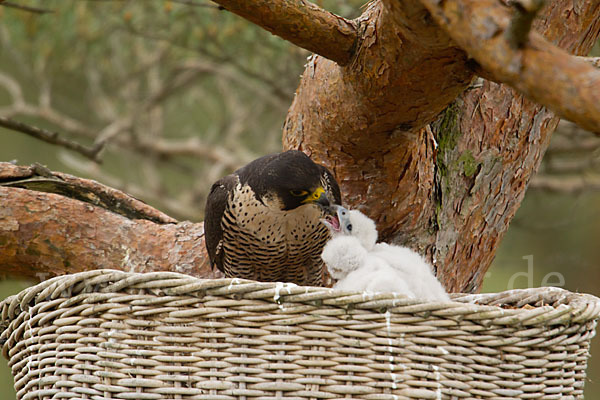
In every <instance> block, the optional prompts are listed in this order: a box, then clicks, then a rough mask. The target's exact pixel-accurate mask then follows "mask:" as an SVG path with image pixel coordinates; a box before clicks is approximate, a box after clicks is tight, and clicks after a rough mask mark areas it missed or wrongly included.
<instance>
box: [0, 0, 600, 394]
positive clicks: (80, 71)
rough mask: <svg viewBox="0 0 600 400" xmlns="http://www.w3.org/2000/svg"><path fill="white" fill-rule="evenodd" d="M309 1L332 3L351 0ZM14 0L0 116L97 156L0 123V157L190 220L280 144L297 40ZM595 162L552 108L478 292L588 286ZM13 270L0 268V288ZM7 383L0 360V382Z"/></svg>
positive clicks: (204, 12) (213, 16)
mask: <svg viewBox="0 0 600 400" xmlns="http://www.w3.org/2000/svg"><path fill="white" fill-rule="evenodd" d="M317 3H318V4H319V5H320V6H322V7H325V8H327V9H329V10H331V11H333V12H335V13H337V14H339V15H342V16H345V17H348V18H354V17H356V16H358V15H359V14H360V10H361V6H362V1H361V0H345V1H342V0H323V1H317ZM11 4H15V3H11ZM23 6H27V7H34V8H36V9H37V10H33V11H32V10H29V11H26V10H23V9H19V8H14V7H7V6H3V7H0V20H1V22H2V23H1V24H0V116H4V117H10V118H13V119H16V120H19V121H23V122H26V123H29V124H32V125H35V126H39V127H41V128H45V129H48V130H51V131H56V132H59V133H60V135H61V136H62V137H64V138H65V139H68V140H71V141H73V142H77V143H81V144H83V145H85V146H88V147H90V148H93V147H96V148H102V151H101V153H100V154H99V158H100V159H101V161H102V162H101V164H98V163H96V162H94V161H92V160H90V159H88V158H86V157H84V156H82V155H80V154H77V153H75V152H72V151H69V150H66V149H63V148H60V147H56V146H53V145H50V144H47V143H43V142H41V141H39V140H37V139H34V138H32V137H29V136H26V135H24V134H21V133H17V132H13V131H9V130H6V129H2V128H0V161H13V160H14V161H15V162H17V163H18V164H23V165H26V164H31V163H33V162H39V163H41V164H45V165H47V166H48V167H49V168H50V169H51V170H57V171H62V172H68V173H72V174H75V175H78V176H82V177H88V178H91V179H96V180H98V181H100V182H102V183H104V184H107V185H109V186H113V187H115V188H118V189H121V190H124V191H126V192H128V193H131V194H132V195H134V196H136V197H138V198H140V199H142V200H144V201H146V202H148V203H150V204H152V205H153V206H155V207H157V208H158V209H160V210H162V211H164V212H166V213H168V214H170V215H172V216H174V217H176V218H178V219H190V220H194V221H200V220H202V217H203V206H204V201H205V196H206V193H207V190H208V189H209V188H210V184H211V183H212V182H213V181H214V180H216V179H217V178H218V177H220V176H222V175H225V174H226V173H229V172H230V171H231V170H233V169H235V168H236V167H238V166H240V165H243V164H245V163H246V162H248V161H249V160H252V159H254V158H255V157H257V156H259V155H263V154H267V153H272V152H275V151H278V150H280V148H281V127H282V124H283V120H284V118H285V114H286V112H287V109H288V107H289V105H290V104H291V101H292V99H293V96H294V91H295V89H296V87H297V85H298V82H299V76H300V75H301V74H302V71H303V65H304V63H305V62H306V57H307V56H308V55H309V54H308V52H306V51H305V50H302V49H299V48H297V47H295V46H293V45H290V44H288V43H286V42H284V41H283V40H280V39H278V38H276V37H274V36H272V35H271V34H270V33H268V32H265V31H263V30H262V29H259V28H257V27H255V26H254V25H252V24H250V23H248V22H246V21H244V20H242V19H241V18H238V17H236V16H234V15H231V14H229V13H228V12H226V11H223V10H221V9H219V7H218V6H216V5H214V4H212V3H209V2H203V1H200V0H177V1H159V0H157V1H142V2H140V1H136V2H134V1H127V0H87V1H84V0H79V1H70V0H60V1H59V0H44V1H41V0H35V1H34V0H30V1H23V2H19V3H18V7H23ZM46 10H48V11H51V12H48V13H46V12H44V11H46ZM592 53H593V55H596V56H600V46H596V48H595V49H594V50H593V52H592ZM599 177H600V139H598V138H597V137H594V136H593V135H591V134H590V133H588V132H585V131H581V130H580V129H578V128H577V127H575V126H573V125H572V124H569V123H561V125H560V128H559V130H558V131H557V132H556V133H555V134H554V137H553V139H552V144H551V147H550V149H549V151H548V153H547V155H546V157H545V158H544V162H543V165H542V167H541V169H540V172H539V174H538V175H537V176H536V178H535V179H533V181H532V182H531V185H530V188H529V191H528V193H527V195H526V197H525V201H524V202H523V206H522V207H521V209H520V210H519V212H518V213H517V216H516V217H515V219H514V220H513V222H512V224H511V227H510V229H509V231H508V233H507V235H506V237H505V238H504V240H503V242H502V245H501V247H500V249H499V251H498V253H497V255H496V259H495V261H494V264H493V265H492V267H491V268H490V270H489V272H488V274H487V276H486V280H485V283H484V288H483V291H486V292H487V291H502V290H506V289H507V288H509V286H510V285H512V287H515V288H523V287H529V286H541V285H542V283H544V284H550V285H558V286H562V287H565V288H566V289H569V290H571V291H580V292H588V293H593V294H596V295H600V286H599V285H598V282H599V281H600V269H599V268H598V264H599V261H600V246H598V245H597V242H598V238H600V224H599V222H600V218H599V217H600V190H599V189H600V179H599ZM0 206H1V205H0ZM0 251H2V249H0ZM0 272H1V271H0ZM551 273H553V274H551ZM515 274H517V275H515ZM548 274H551V275H548ZM29 284H30V282H20V281H15V280H3V281H0V298H4V297H6V296H7V295H9V294H13V293H17V292H19V291H20V290H22V289H23V288H25V287H26V286H27V285H29ZM596 341H598V340H596ZM597 347H600V343H595V344H594V345H593V348H592V350H593V352H594V353H596V354H597V353H598V351H600V350H599V349H597ZM588 375H589V379H590V380H589V381H588V383H587V384H586V396H587V397H588V398H598V396H600V384H599V383H595V381H598V380H600V362H598V359H596V358H592V362H591V366H590V368H589V369H588ZM14 396H15V395H14V390H13V389H12V377H11V376H10V371H9V370H8V368H7V366H6V363H5V362H1V363H0V397H1V398H3V399H11V398H14Z"/></svg>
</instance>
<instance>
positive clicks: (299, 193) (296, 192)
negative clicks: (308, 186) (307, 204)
mask: <svg viewBox="0 0 600 400" xmlns="http://www.w3.org/2000/svg"><path fill="white" fill-rule="evenodd" d="M290 193H291V194H292V196H296V197H300V196H306V195H307V194H308V192H307V191H306V190H290Z"/></svg>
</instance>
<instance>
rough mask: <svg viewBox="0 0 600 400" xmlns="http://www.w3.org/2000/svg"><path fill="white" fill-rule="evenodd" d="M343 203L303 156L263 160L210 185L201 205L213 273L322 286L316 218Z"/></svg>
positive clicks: (325, 173)
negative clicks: (208, 192) (331, 207)
mask: <svg viewBox="0 0 600 400" xmlns="http://www.w3.org/2000/svg"><path fill="white" fill-rule="evenodd" d="M332 204H341V196H340V188H339V186H338V184H337V182H336V181H335V178H334V177H333V175H332V174H331V172H329V170H328V169H327V168H325V167H323V166H321V165H318V164H315V163H314V162H313V161H312V160H311V159H310V158H308V156H307V155H306V154H304V153H302V152H301V151H296V150H290V151H286V152H283V153H278V154H272V155H268V156H264V157H261V158H259V159H256V160H254V161H252V162H250V163H249V164H248V165H246V166H244V167H242V168H240V169H238V170H237V171H235V172H234V173H233V174H231V175H227V176H226V177H224V178H221V179H220V180H218V181H217V182H215V183H214V184H213V186H212V188H211V190H210V194H209V195H208V199H207V201H206V211H205V212H206V214H205V219H204V229H205V234H206V236H205V239H206V248H207V250H208V255H209V258H210V263H211V266H212V267H213V268H214V266H216V267H217V268H218V269H219V270H221V271H222V272H224V273H225V275H226V276H228V277H237V278H244V279H253V280H257V281H269V282H293V283H296V284H299V285H311V286H321V285H323V274H324V268H323V260H322V259H321V251H322V250H323V247H324V246H325V243H326V242H327V240H329V238H330V235H331V234H330V232H329V230H328V228H327V227H326V226H325V225H324V224H322V223H320V219H321V218H324V217H325V216H326V215H327V214H328V209H329V206H330V205H332Z"/></svg>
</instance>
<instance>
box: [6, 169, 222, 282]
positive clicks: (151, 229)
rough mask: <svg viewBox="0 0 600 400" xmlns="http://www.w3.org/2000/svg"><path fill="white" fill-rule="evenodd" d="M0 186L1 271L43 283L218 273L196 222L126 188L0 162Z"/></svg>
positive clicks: (202, 231) (202, 233)
mask: <svg viewBox="0 0 600 400" xmlns="http://www.w3.org/2000/svg"><path fill="white" fill-rule="evenodd" d="M0 185H1V186H0V204H1V205H2V206H1V207H0V248H1V249H2V251H1V256H0V270H1V271H3V273H5V274H10V275H13V276H20V277H25V278H32V279H38V280H43V279H45V278H48V277H50V276H54V275H61V274H65V273H73V272H79V271H85V270H91V269H98V268H113V269H122V270H125V271H137V272H150V271H178V272H182V273H186V274H190V275H194V276H199V277H207V278H214V277H221V276H222V275H221V274H220V272H219V271H217V270H215V271H211V269H210V266H209V265H208V258H207V256H206V249H205V246H204V228H203V224H201V223H200V224H193V223H191V222H182V223H177V222H176V221H175V220H173V219H172V218H170V217H168V216H166V215H164V214H162V213H160V212H159V211H157V210H155V209H153V208H152V207H150V206H148V205H146V204H144V203H142V202H140V201H139V200H136V199H134V198H132V197H130V196H128V195H126V194H125V193H122V192H119V191H117V190H114V189H111V188H108V187H106V186H103V185H101V184H99V183H97V182H94V181H89V180H86V179H79V178H76V177H72V176H69V175H66V174H59V173H50V172H49V171H43V173H42V174H41V175H40V173H39V171H38V172H36V168H35V167H33V168H32V167H16V166H13V165H11V164H7V163H0ZM23 187H28V188H29V189H23ZM49 191H54V192H58V193H60V194H56V193H48V192H49ZM68 196H69V197H68ZM75 198H77V199H75Z"/></svg>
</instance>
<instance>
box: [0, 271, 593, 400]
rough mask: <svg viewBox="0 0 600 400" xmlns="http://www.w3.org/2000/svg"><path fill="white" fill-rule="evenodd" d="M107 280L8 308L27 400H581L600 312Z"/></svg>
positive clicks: (171, 279)
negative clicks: (576, 399) (592, 340)
mask: <svg viewBox="0 0 600 400" xmlns="http://www.w3.org/2000/svg"><path fill="white" fill-rule="evenodd" d="M454 300H455V302H453V303H445V304H442V303H427V302H425V303H424V302H418V301H415V300H409V299H406V298H401V297H397V298H396V297H394V296H393V295H392V294H377V295H367V294H362V293H361V294H357V293H349V292H341V291H336V290H331V289H324V288H314V287H299V286H294V285H285V284H275V283H257V282H252V281H241V280H236V279H233V280H232V279H220V280H202V279H196V278H192V277H189V276H185V275H181V274H176V273H151V274H137V273H124V272H118V271H112V270H99V271H91V272H85V273H79V274H75V275H67V276H61V277H57V278H54V279H51V280H48V281H46V282H43V283H41V284H39V285H37V286H35V287H31V288H29V289H27V290H24V291H22V292H21V293H20V294H18V295H16V296H13V297H10V298H8V299H6V300H5V301H4V302H2V303H0V311H1V320H0V321H1V322H0V323H1V324H2V328H3V333H2V335H1V336H0V339H1V340H2V341H3V342H4V345H3V354H4V356H5V357H6V358H8V359H9V366H10V367H11V368H12V372H13V375H14V378H15V388H16V390H17V395H18V398H19V399H66V398H85V399H210V400H221V399H223V400H226V399H227V400H228V399H275V398H286V399H288V398H294V399H330V398H360V399H373V400H380V399H408V398H410V399H454V398H456V399H463V398H464V399H508V398H510V399H515V398H517V399H566V398H582V397H583V384H584V379H585V368H586V362H587V357H588V355H589V353H588V350H589V343H590V339H591V338H592V337H593V335H594V327H595V325H596V321H595V320H596V318H598V315H599V313H600V303H599V300H598V299H597V298H595V297H593V296H590V295H582V294H573V293H569V292H567V291H564V290H561V289H557V288H539V289H527V290H513V291H509V292H504V293H499V294H482V295H456V296H454Z"/></svg>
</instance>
